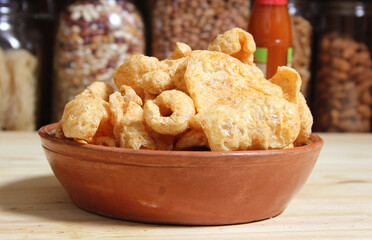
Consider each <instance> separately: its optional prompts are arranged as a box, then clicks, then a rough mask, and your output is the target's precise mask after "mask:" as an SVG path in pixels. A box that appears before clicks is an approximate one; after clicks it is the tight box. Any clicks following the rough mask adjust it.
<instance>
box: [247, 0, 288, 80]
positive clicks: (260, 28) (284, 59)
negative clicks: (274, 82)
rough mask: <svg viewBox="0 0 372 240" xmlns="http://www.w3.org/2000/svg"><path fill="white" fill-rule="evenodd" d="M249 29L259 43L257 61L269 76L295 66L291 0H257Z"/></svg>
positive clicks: (255, 57)
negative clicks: (288, 3) (278, 70)
mask: <svg viewBox="0 0 372 240" xmlns="http://www.w3.org/2000/svg"><path fill="white" fill-rule="evenodd" d="M248 32H249V33H250V34H252V35H253V38H254V40H255V42H256V52H255V53H254V59H255V60H254V61H255V63H256V65H257V66H258V67H259V68H260V69H261V70H262V71H263V73H264V75H265V77H266V78H267V79H269V78H271V77H272V76H273V75H274V74H275V73H276V71H277V68H278V66H291V61H292V32H291V21H290V17H289V13H288V7H287V0H255V1H254V5H253V9H252V14H251V18H250V22H249V26H248Z"/></svg>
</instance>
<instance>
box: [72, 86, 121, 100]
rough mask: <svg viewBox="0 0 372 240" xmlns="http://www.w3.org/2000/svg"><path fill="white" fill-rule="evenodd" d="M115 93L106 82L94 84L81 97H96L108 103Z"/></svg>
mask: <svg viewBox="0 0 372 240" xmlns="http://www.w3.org/2000/svg"><path fill="white" fill-rule="evenodd" d="M113 92H114V89H113V88H112V87H111V86H110V85H109V84H107V83H105V82H93V83H92V84H90V85H89V86H88V87H87V88H86V89H85V90H84V91H83V92H82V93H80V94H79V95H91V94H93V95H95V96H97V97H99V98H101V99H103V100H105V101H106V102H108V100H109V96H110V95H111V94H112V93H113Z"/></svg>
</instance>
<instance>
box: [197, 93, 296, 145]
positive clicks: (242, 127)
mask: <svg viewBox="0 0 372 240" xmlns="http://www.w3.org/2000/svg"><path fill="white" fill-rule="evenodd" d="M193 126H195V127H196V128H197V129H202V130H203V131H204V133H205V134H206V136H207V138H208V142H209V146H210V149H211V150H212V151H231V150H248V149H273V148H284V147H287V146H289V145H290V144H291V143H292V142H293V141H294V140H295V139H296V137H297V136H298V133H299V131H300V119H299V114H298V111H297V106H296V105H295V104H294V103H291V102H288V101H287V100H285V99H283V98H281V97H276V96H261V97H257V98H251V97H249V98H246V99H244V100H243V101H242V102H241V103H239V104H237V105H234V106H229V105H215V106H212V107H210V108H209V109H207V110H205V111H203V112H201V113H199V114H197V115H195V118H194V119H193Z"/></svg>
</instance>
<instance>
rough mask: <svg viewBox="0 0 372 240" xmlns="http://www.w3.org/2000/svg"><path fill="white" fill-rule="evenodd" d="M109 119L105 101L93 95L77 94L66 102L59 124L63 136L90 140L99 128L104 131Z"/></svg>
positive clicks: (107, 106)
mask: <svg viewBox="0 0 372 240" xmlns="http://www.w3.org/2000/svg"><path fill="white" fill-rule="evenodd" d="M109 121H110V113H109V105H108V103H107V102H106V101H104V100H103V99H101V98H100V97H97V96H95V95H78V96H76V97H75V98H74V99H73V100H71V101H70V102H68V103H67V104H66V106H65V109H64V111H63V115H62V119H61V125H62V129H63V133H64V135H65V137H67V138H75V139H80V140H85V141H87V142H92V139H93V137H94V136H95V135H96V133H97V132H99V128H103V130H102V131H105V128H106V126H109V125H110V123H109Z"/></svg>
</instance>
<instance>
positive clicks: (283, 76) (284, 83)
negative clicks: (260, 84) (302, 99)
mask: <svg viewBox="0 0 372 240" xmlns="http://www.w3.org/2000/svg"><path fill="white" fill-rule="evenodd" d="M269 81H270V82H272V83H274V84H276V85H278V86H280V87H281V89H282V91H283V97H284V98H285V99H286V100H288V101H289V102H293V103H295V104H297V103H298V93H299V92H300V88H301V77H300V75H299V74H298V73H297V72H296V70H294V69H293V68H289V67H278V70H277V72H276V73H275V75H274V76H273V77H272V78H271V79H270V80H269Z"/></svg>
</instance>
